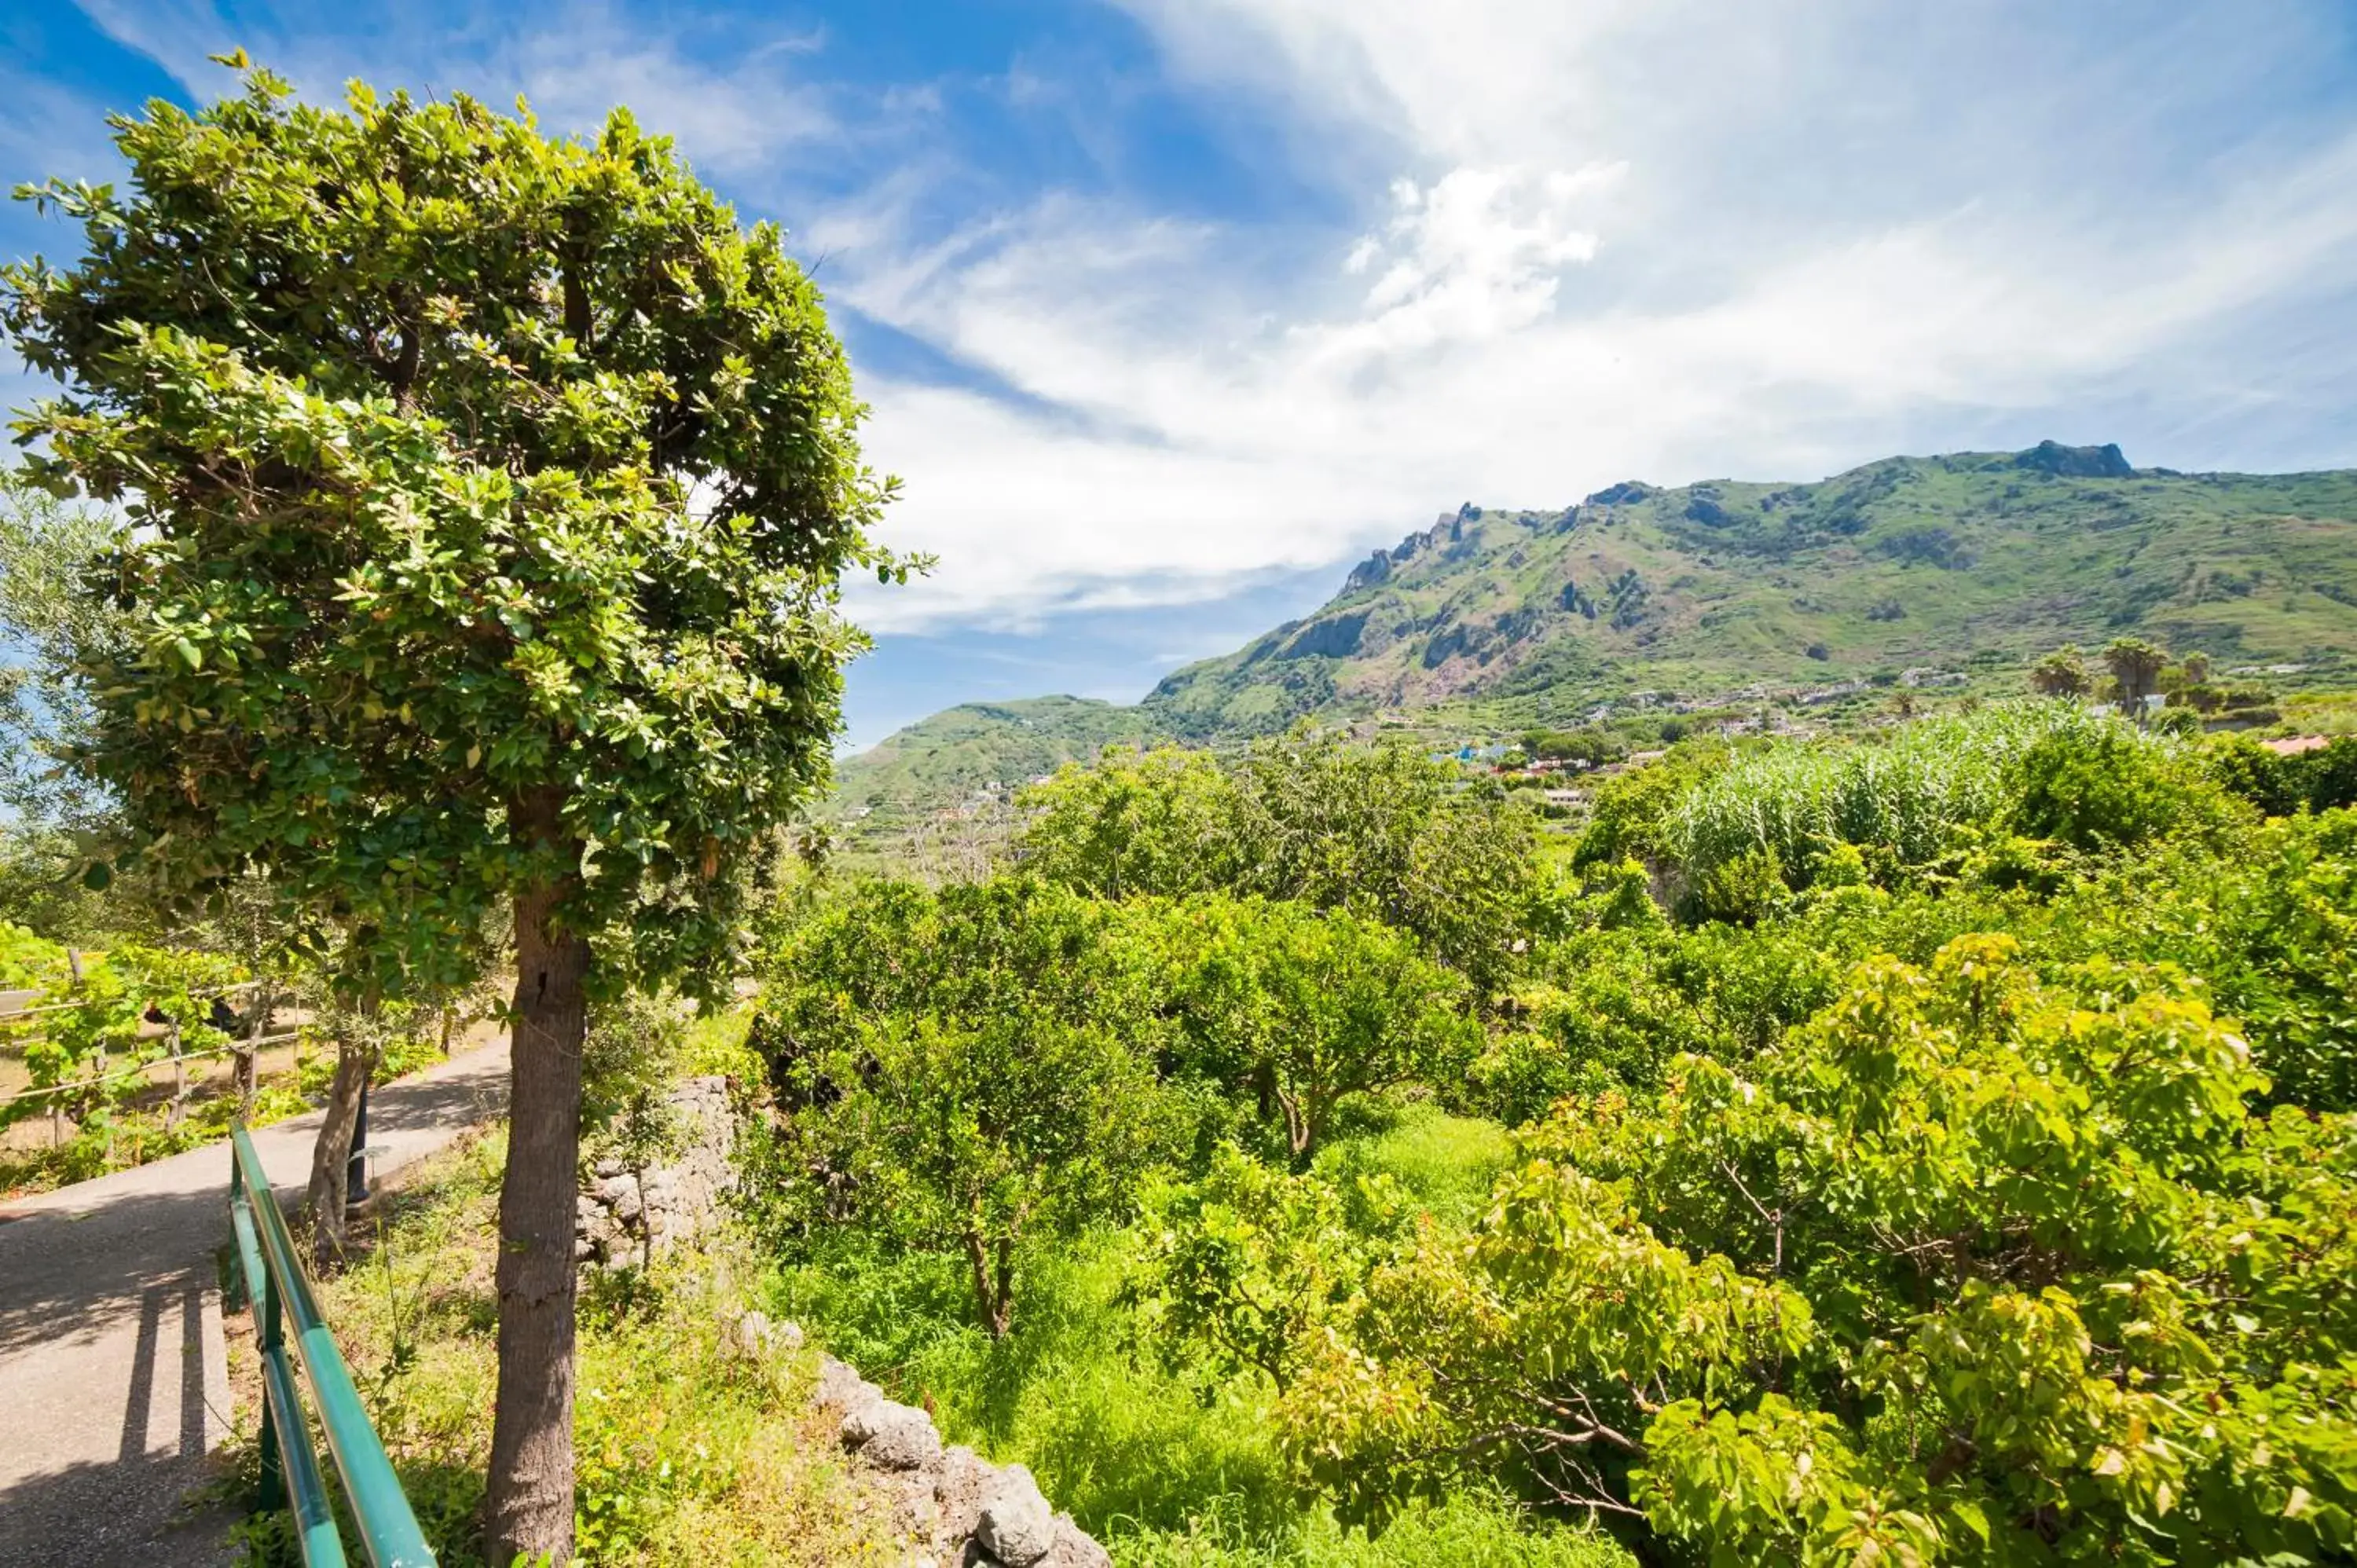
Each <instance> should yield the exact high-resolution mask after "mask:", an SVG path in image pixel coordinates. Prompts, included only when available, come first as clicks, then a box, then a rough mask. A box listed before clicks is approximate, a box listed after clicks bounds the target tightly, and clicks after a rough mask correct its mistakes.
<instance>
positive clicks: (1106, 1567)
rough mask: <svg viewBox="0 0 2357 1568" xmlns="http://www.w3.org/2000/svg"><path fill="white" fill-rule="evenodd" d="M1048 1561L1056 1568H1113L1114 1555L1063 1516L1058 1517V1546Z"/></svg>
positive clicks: (1050, 1553) (1049, 1555) (1050, 1554)
mask: <svg viewBox="0 0 2357 1568" xmlns="http://www.w3.org/2000/svg"><path fill="white" fill-rule="evenodd" d="M1048 1561H1049V1563H1052V1564H1053V1565H1054V1568H1113V1553H1112V1552H1107V1551H1106V1550H1105V1549H1104V1548H1103V1547H1102V1546H1100V1545H1098V1544H1097V1543H1096V1541H1095V1538H1093V1537H1092V1536H1091V1535H1090V1534H1089V1533H1088V1532H1087V1531H1085V1530H1082V1529H1081V1527H1080V1526H1079V1525H1077V1524H1074V1523H1073V1522H1072V1521H1071V1520H1069V1519H1066V1518H1064V1517H1063V1516H1062V1515H1061V1514H1059V1515H1057V1516H1056V1545H1055V1549H1054V1550H1053V1551H1051V1552H1049V1554H1048Z"/></svg>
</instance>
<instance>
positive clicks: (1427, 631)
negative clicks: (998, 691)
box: [838, 444, 2357, 808]
mask: <svg viewBox="0 0 2357 1568" xmlns="http://www.w3.org/2000/svg"><path fill="white" fill-rule="evenodd" d="M2122 635H2136V636H2141V637H2145V638H2147V639H2151V640H2154V641H2156V642H2159V643H2161V644H2164V645H2165V646H2168V647H2169V648H2172V649H2175V650H2178V651H2179V652H2180V653H2196V652H2198V653H2202V654H2206V655H2208V656H2209V657H2210V660H2211V661H2212V664H2213V665H2215V666H2217V667H2218V668H2220V669H2233V668H2236V667H2240V666H2244V665H2270V664H2286V663H2292V664H2303V665H2308V666H2310V667H2316V668H2334V667H2341V666H2342V665H2343V664H2344V663H2345V661H2346V660H2349V659H2350V658H2351V657H2352V655H2357V473H2352V472H2345V471H2341V472H2330V473H2318V474H2287V475H2245V474H2179V473H2172V472H2169V471H2168V470H2165V469H2136V468H2132V467H2129V466H2128V464H2127V462H2126V459H2125V458H2123V457H2122V456H2121V455H2120V453H2119V451H2118V449H2117V448H2115V447H2108V446H2104V447H2064V446H2053V445H2052V444H2048V445H2045V446H2038V447H2033V448H2031V449H2029V451H2026V452H2020V453H1958V454H1954V455H1951V456H1940V457H1891V458H1888V459H1885V460H1883V461H1881V462H1877V463H1870V464H1867V466H1866V467H1861V468H1857V469H1853V470H1851V471H1850V472H1848V473H1846V474H1840V475H1836V476H1835V477H1834V478H1829V479H1824V480H1822V481H1819V482H1817V483H1814V484H1776V483H1753V482H1745V481H1736V480H1714V481H1709V482H1706V483H1702V484H1695V485H1686V486H1682V487H1679V488H1677V489H1654V488H1653V487H1652V486H1648V485H1644V484H1640V483H1635V482H1630V483H1625V484H1619V485H1614V486H1612V487H1610V488H1609V489H1604V490H1600V491H1598V492H1597V493H1596V494H1594V495H1591V496H1589V497H1587V499H1585V500H1583V501H1580V502H1579V503H1577V504H1576V505H1571V506H1566V507H1561V508H1556V509H1550V510H1485V509H1484V508H1481V507H1479V506H1472V505H1468V506H1466V507H1464V508H1462V509H1460V510H1458V511H1457V512H1455V513H1452V514H1449V515H1446V516H1444V517H1442V518H1441V519H1440V520H1439V521H1437V522H1436V523H1434V524H1433V525H1432V526H1431V527H1430V528H1428V529H1426V530H1424V531H1422V532H1415V533H1411V534H1409V535H1408V536H1407V537H1406V538H1405V539H1404V540H1402V541H1401V542H1399V544H1398V545H1396V546H1394V548H1393V549H1391V550H1388V551H1383V552H1379V553H1376V554H1374V555H1372V556H1371V557H1369V558H1368V559H1367V560H1366V561H1365V562H1363V563H1361V564H1360V565H1359V566H1358V567H1357V568H1356V569H1355V570H1353V571H1352V572H1351V575H1350V578H1349V581H1348V582H1347V583H1346V584H1345V585H1343V588H1342V591H1341V592H1340V593H1339V594H1338V595H1336V596H1334V598H1333V599H1332V600H1330V601H1329V603H1328V604H1327V605H1325V606H1324V607H1322V608H1320V609H1319V610H1318V611H1317V612H1316V613H1315V614H1313V615H1311V616H1309V617H1308V618H1305V619H1302V620H1299V621H1294V622H1288V623H1286V625H1283V626H1280V627H1277V628H1274V629H1272V630H1270V631H1269V632H1267V633H1265V635H1263V636H1261V637H1259V638H1256V639H1254V640H1253V641H1252V642H1251V643H1249V644H1247V645H1246V646H1245V647H1243V648H1242V649H1240V650H1237V651H1235V652H1234V653H1232V654H1229V655H1226V656H1225V657H1223V658H1219V659H1213V660H1205V661H1203V662H1201V663H1198V664H1192V665H1189V666H1188V667H1186V668H1185V669H1182V670H1179V671H1176V672H1175V673H1173V674H1172V675H1170V676H1169V677H1168V679H1167V680H1165V681H1163V682H1161V684H1159V685H1158V686H1157V687H1156V688H1155V689H1154V691H1153V692H1152V693H1149V694H1148V695H1147V696H1146V698H1145V700H1144V701H1143V702H1142V703H1139V704H1138V705H1137V706H1135V708H1122V707H1116V706H1112V705H1107V704H1100V703H1082V702H1080V701H1078V700H1077V699H1071V698H1060V699H1043V700H1039V701H1035V702H1032V703H1000V704H993V705H990V706H974V707H966V708H957V709H952V710H951V711H950V712H949V713H946V714H939V715H936V716H935V717H933V718H931V719H928V720H925V721H924V722H923V723H921V724H920V725H913V726H911V727H910V728H909V729H907V730H904V731H902V732H901V733H900V734H899V735H896V736H893V737H892V738H891V739H889V740H888V741H886V742H885V743H883V745H881V746H877V748H875V750H874V751H872V752H870V753H868V754H866V756H864V757H855V758H851V759H849V760H847V761H846V762H845V763H844V764H843V766H842V767H841V768H840V770H839V778H840V784H839V789H838V800H841V801H843V802H845V804H847V805H849V806H851V807H853V808H856V807H857V806H859V805H863V804H875V803H883V802H886V801H894V802H909V801H922V802H925V803H931V804H942V803H947V802H950V801H953V800H959V799H962V798H963V797H964V796H965V795H968V794H971V793H972V792H973V791H974V790H975V789H980V788H981V787H982V786H983V785H985V784H986V783H987V782H988V781H989V780H990V779H999V780H1002V781H1005V782H1006V783H1009V784H1012V783H1016V782H1019V781H1020V780H1022V779H1028V778H1030V777H1032V776H1033V775H1034V774H1036V773H1038V772H1040V771H1044V764H1045V763H1047V762H1051V761H1053V760H1059V759H1060V758H1061V757H1069V756H1083V755H1086V754H1087V753H1088V752H1089V751H1090V750H1091V749H1092V747H1094V746H1103V745H1104V744H1106V743H1108V742H1111V741H1116V740H1135V739H1139V738H1141V737H1147V736H1167V737H1173V738H1178V739H1182V740H1187V741H1190V742H1209V743H1225V742H1232V741H1235V740H1237V739H1241V738H1243V737H1247V736H1254V735H1260V734H1269V733H1274V732H1275V731H1278V730H1282V729H1284V728H1285V727H1286V725H1289V724H1291V723H1292V722H1294V721H1295V720H1296V719H1298V718H1301V717H1304V716H1317V717H1320V718H1325V719H1332V718H1339V717H1350V718H1366V717H1372V716H1377V715H1383V714H1391V715H1396V716H1399V717H1402V718H1404V719H1405V721H1406V722H1407V723H1409V724H1410V725H1433V726H1435V727H1437V728H1441V729H1448V728H1450V727H1452V726H1453V727H1454V728H1455V729H1458V730H1467V729H1469V730H1472V731H1474V732H1476V733H1480V732H1484V731H1488V732H1495V733H1512V732H1513V731H1516V730H1519V729H1522V728H1525V727H1528V726H1530V725H1550V724H1564V723H1568V722H1571V721H1573V720H1575V719H1577V717H1578V716H1579V715H1581V714H1586V713H1587V712H1588V711H1590V710H1591V709H1592V708H1593V707H1594V706H1595V705H1596V704H1598V703H1601V702H1605V701H1609V700H1611V699H1615V698H1622V697H1626V696H1628V695H1630V694H1631V693H1637V692H1641V691H1652V692H1659V693H1676V694H1678V695H1680V696H1682V697H1684V698H1685V699H1688V700H1691V701H1695V702H1700V703H1711V702H1715V701H1725V700H1732V699H1738V698H1740V697H1741V696H1743V695H1744V694H1746V693H1750V694H1753V695H1756V694H1757V693H1760V692H1761V691H1763V690H1768V689H1774V688H1823V687H1826V686H1830V685H1834V684H1836V683H1839V682H1845V681H1849V680H1866V679H1868V678H1870V677H1874V676H1877V675H1880V676H1881V677H1882V678H1884V679H1886V680H1888V679H1889V678H1891V677H1893V676H1896V675H1898V674H1900V673H1901V672H1903V671H1907V670H1910V669H1929V670H1938V671H1952V672H1956V673H1959V674H1966V673H1971V672H1975V671H1989V670H1994V669H2000V668H2001V669H2003V670H2005V671H2007V678H2008V679H2011V672H2012V671H2014V670H2016V669H2017V668H2018V666H2020V665H2022V664H2026V663H2027V662H2028V661H2029V660H2030V659H2032V658H2034V657H2035V656H2037V655H2038V654H2040V653H2042V652H2044V651H2045V650H2048V649H2050V648H2052V647H2054V646H2056V645H2057V644H2059V643H2062V642H2066V641H2077V642H2082V643H2086V644H2090V645H2100V644H2102V643H2104V642H2105V641H2107V640H2109V639H2112V638H2114V637H2117V636H2122ZM2014 689H2017V690H2018V685H2017V686H2016V687H2015V688H2014Z"/></svg>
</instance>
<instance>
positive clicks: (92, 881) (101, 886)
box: [81, 860, 114, 893]
mask: <svg viewBox="0 0 2357 1568" xmlns="http://www.w3.org/2000/svg"><path fill="white" fill-rule="evenodd" d="M113 884H114V868H113V867H112V866H110V865H107V864H106V862H104V861H102V860H93V861H91V863H90V865H89V866H88V867H87V868H86V869H85V870H84V871H83V872H82V874H81V885H82V886H84V887H87V888H89V889H90V890H91V892H93V893H103V892H105V891H106V890H107V889H108V888H109V887H111V886H113Z"/></svg>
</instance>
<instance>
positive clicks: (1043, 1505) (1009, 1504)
mask: <svg viewBox="0 0 2357 1568" xmlns="http://www.w3.org/2000/svg"><path fill="white" fill-rule="evenodd" d="M974 1540H975V1541H977V1542H978V1543H980V1545H981V1547H982V1549H983V1550H984V1551H985V1552H989V1553H990V1554H991V1555H992V1556H993V1557H996V1559H998V1561H999V1562H1000V1563H1005V1564H1006V1568H1031V1565H1032V1564H1033V1563H1038V1562H1039V1561H1040V1560H1041V1559H1042V1558H1044V1557H1046V1556H1047V1555H1048V1553H1049V1552H1052V1551H1054V1550H1055V1546H1056V1510H1055V1509H1051V1508H1049V1506H1048V1499H1047V1498H1043V1497H1041V1496H1040V1495H1039V1483H1038V1482H1036V1481H1034V1480H1032V1478H1031V1472H1030V1471H1028V1470H1027V1469H1025V1468H1024V1467H1023V1466H1020V1465H1009V1466H1006V1469H1005V1470H1002V1471H1001V1472H999V1477H998V1490H997V1492H996V1493H995V1494H994V1495H993V1496H992V1497H991V1498H990V1499H989V1500H988V1501H987V1502H985V1503H984V1504H983V1505H982V1513H981V1515H980V1517H979V1518H978V1519H977V1520H975V1521H974Z"/></svg>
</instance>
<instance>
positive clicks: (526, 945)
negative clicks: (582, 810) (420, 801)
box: [484, 795, 589, 1564]
mask: <svg viewBox="0 0 2357 1568" xmlns="http://www.w3.org/2000/svg"><path fill="white" fill-rule="evenodd" d="M560 804H561V802H559V801H557V800H554V798H553V797H551V796H545V795H544V796H541V797H538V798H535V799H533V800H526V801H522V802H519V803H518V805H517V807H516V808H515V815H514V817H513V819H511V820H512V821H513V822H514V827H513V830H512V831H513V833H514V836H515V838H516V839H517V840H518V841H520V842H526V843H528V842H537V843H556V844H557V845H558V846H559V847H560V850H563V849H564V848H565V845H564V841H563V839H562V833H563V831H564V830H563V826H562V822H561V819H560V817H559V814H558V812H559V808H560ZM563 893H564V885H563V884H552V885H545V886H538V887H534V888H533V889H531V890H530V891H529V892H526V893H523V894H521V895H519V896H518V897H517V898H516V910H515V930H516V990H515V1004H514V1010H513V1016H512V1018H511V1028H512V1029H513V1031H514V1034H513V1043H512V1046H511V1085H512V1087H511V1090H510V1093H509V1102H508V1164H507V1174H506V1176H505V1177H504V1179H503V1180H502V1181H501V1182H500V1262H499V1291H500V1377H499V1403H498V1407H497V1409H496V1411H495V1412H494V1414H493V1417H492V1424H491V1468H490V1488H489V1495H488V1496H487V1497H486V1498H485V1500H484V1510H485V1519H484V1537H485V1544H486V1545H487V1546H488V1547H489V1548H490V1560H491V1561H492V1562H493V1563H501V1564H506V1563H513V1562H514V1561H515V1560H516V1559H517V1558H518V1557H519V1556H521V1557H522V1558H524V1559H526V1560H527V1561H531V1562H546V1563H552V1564H562V1563H566V1562H568V1561H570V1560H571V1558H572V1554H573V1377H574V1371H573V1294H574V1269H573V1214H574V1203H575V1197H576V1185H577V1173H576V1164H577V1161H578V1159H579V1151H580V1142H581V1046H582V1039H583V1036H585V1034H586V1033H587V1024H588V1017H587V1003H586V999H585V997H584V994H583V983H584V982H585V981H586V980H587V977H588V972H589V944H588V942H587V941H586V940H583V939H582V938H581V937H580V936H578V935H574V934H570V933H565V932H563V931H560V930H558V929H554V928H553V922H552V917H553V916H554V912H555V910H556V908H557V905H558V903H559V901H560V899H561V898H562V897H563Z"/></svg>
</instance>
